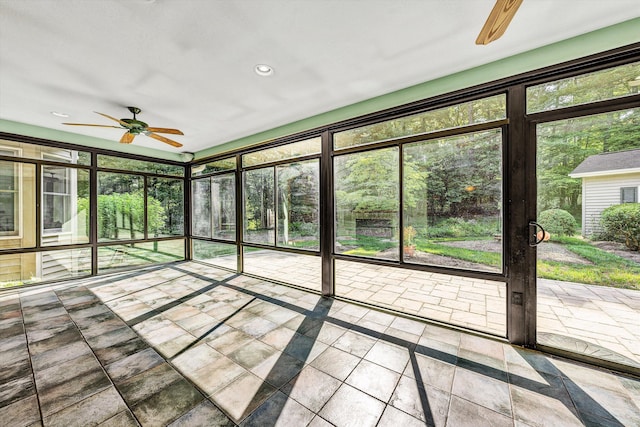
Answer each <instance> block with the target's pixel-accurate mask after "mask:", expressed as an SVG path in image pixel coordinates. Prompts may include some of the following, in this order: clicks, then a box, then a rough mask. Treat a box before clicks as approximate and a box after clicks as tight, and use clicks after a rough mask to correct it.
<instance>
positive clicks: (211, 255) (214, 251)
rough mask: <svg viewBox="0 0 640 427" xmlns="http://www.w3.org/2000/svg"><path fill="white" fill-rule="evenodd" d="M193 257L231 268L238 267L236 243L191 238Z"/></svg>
mask: <svg viewBox="0 0 640 427" xmlns="http://www.w3.org/2000/svg"><path fill="white" fill-rule="evenodd" d="M193 259H195V260H198V261H202V262H204V263H207V264H211V265H215V266H218V267H225V268H229V269H231V270H236V269H237V268H238V248H237V247H236V245H232V244H228V243H218V242H206V241H203V240H193Z"/></svg>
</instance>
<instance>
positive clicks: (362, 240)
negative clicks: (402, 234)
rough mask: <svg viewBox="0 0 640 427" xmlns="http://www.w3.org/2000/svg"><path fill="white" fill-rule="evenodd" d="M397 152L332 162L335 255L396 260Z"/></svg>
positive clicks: (391, 150) (357, 155)
mask: <svg viewBox="0 0 640 427" xmlns="http://www.w3.org/2000/svg"><path fill="white" fill-rule="evenodd" d="M398 181H399V165H398V149H397V148H395V147H393V148H386V149H382V150H373V151H367V152H364V153H355V154H347V155H344V156H339V157H336V158H335V159H334V186H335V218H336V247H335V251H336V253H341V254H345V255H355V256H366V257H374V258H387V259H399V244H398V211H399V205H400V201H399V198H400V196H399V188H398V187H399V183H398Z"/></svg>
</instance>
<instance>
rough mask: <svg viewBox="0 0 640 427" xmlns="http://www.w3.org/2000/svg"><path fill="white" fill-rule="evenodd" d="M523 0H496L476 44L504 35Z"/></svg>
mask: <svg viewBox="0 0 640 427" xmlns="http://www.w3.org/2000/svg"><path fill="white" fill-rule="evenodd" d="M522 1H523V0H496V4H495V5H494V6H493V9H492V10H491V13H490V14H489V17H488V18H487V21H486V22H485V23H484V26H483V27H482V30H480V34H479V35H478V38H477V39H476V44H481V45H485V44H489V43H491V42H492V41H495V40H497V39H499V38H500V37H502V35H503V34H504V32H505V31H506V30H507V27H508V26H509V23H510V22H511V20H512V19H513V17H514V15H515V14H516V11H517V10H518V8H519V7H520V5H521V4H522Z"/></svg>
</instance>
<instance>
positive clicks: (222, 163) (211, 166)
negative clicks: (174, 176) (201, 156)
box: [191, 157, 236, 176]
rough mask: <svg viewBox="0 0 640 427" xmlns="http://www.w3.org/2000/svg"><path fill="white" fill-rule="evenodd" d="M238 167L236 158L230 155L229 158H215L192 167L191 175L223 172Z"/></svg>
mask: <svg viewBox="0 0 640 427" xmlns="http://www.w3.org/2000/svg"><path fill="white" fill-rule="evenodd" d="M235 168H236V158H235V157H229V158H227V159H221V160H215V161H213V162H209V163H203V164H201V165H195V166H192V167H191V176H199V175H206V174H209V173H213V172H222V171H228V170H234V169H235Z"/></svg>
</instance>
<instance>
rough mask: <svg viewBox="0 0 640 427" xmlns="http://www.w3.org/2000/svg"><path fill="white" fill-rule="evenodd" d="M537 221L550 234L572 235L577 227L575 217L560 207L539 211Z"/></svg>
mask: <svg viewBox="0 0 640 427" xmlns="http://www.w3.org/2000/svg"><path fill="white" fill-rule="evenodd" d="M538 223H539V224H540V225H542V227H543V228H544V230H545V231H546V232H547V233H549V234H551V236H552V237H553V236H573V235H574V234H575V233H576V229H577V228H578V223H577V222H576V219H575V218H574V217H573V215H571V214H570V213H569V212H567V211H565V210H562V209H549V210H546V211H542V212H540V214H539V215H538Z"/></svg>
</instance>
